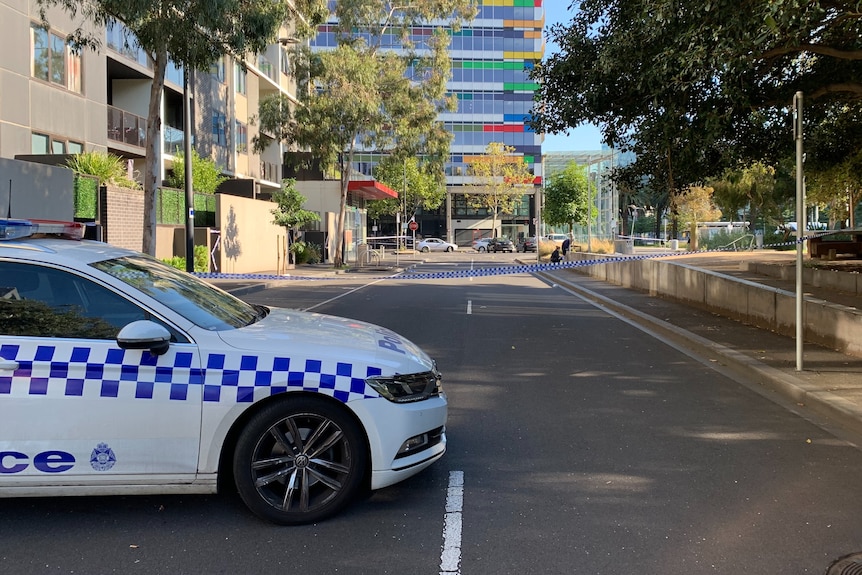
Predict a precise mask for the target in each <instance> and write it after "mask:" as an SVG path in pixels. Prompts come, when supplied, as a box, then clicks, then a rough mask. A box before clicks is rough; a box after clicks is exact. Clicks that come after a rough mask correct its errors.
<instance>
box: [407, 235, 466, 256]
mask: <svg viewBox="0 0 862 575" xmlns="http://www.w3.org/2000/svg"><path fill="white" fill-rule="evenodd" d="M416 249H417V250H419V251H420V252H426V253H427V252H454V251H455V250H457V249H458V246H456V245H455V244H450V243H449V242H444V241H443V240H441V239H440V238H425V239H424V240H422V241H420V242H416Z"/></svg>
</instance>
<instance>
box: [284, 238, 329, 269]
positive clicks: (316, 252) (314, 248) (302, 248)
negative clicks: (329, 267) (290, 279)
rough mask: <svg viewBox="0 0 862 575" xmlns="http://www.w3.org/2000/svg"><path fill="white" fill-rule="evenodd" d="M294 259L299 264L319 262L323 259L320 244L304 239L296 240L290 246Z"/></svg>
mask: <svg viewBox="0 0 862 575" xmlns="http://www.w3.org/2000/svg"><path fill="white" fill-rule="evenodd" d="M290 251H291V252H292V253H293V256H294V261H295V262H296V263H297V264H319V263H321V261H322V258H321V256H320V253H321V250H320V246H318V245H317V244H309V243H306V242H303V241H298V242H294V243H293V244H292V245H291V246H290Z"/></svg>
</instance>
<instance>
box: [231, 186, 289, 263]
mask: <svg viewBox="0 0 862 575" xmlns="http://www.w3.org/2000/svg"><path fill="white" fill-rule="evenodd" d="M274 206H275V204H273V203H272V202H268V201H263V200H254V199H251V198H242V197H239V196H228V195H226V194H216V224H217V226H218V228H219V229H220V230H221V239H220V245H219V250H218V251H219V255H218V257H217V262H218V271H219V272H220V273H257V272H275V271H277V270H278V268H279V264H280V262H283V258H284V253H283V246H284V242H285V231H284V228H282V227H279V226H276V225H275V224H273V223H272V214H271V213H270V210H272V209H273V207H274Z"/></svg>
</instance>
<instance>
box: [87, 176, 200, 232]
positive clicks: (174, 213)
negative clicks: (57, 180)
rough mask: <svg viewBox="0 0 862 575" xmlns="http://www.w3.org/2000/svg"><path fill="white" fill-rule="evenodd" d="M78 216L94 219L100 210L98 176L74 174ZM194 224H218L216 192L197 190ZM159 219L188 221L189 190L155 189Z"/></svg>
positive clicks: (179, 223) (165, 221)
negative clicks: (198, 192) (199, 191)
mask: <svg viewBox="0 0 862 575" xmlns="http://www.w3.org/2000/svg"><path fill="white" fill-rule="evenodd" d="M74 187H75V219H76V220H80V221H90V222H92V221H95V220H97V219H98V218H97V213H98V198H99V180H98V179H97V178H94V177H92V176H84V175H80V174H78V175H76V176H75V182H74ZM194 209H195V227H199V228H213V227H215V220H216V217H215V212H216V200H215V196H214V195H213V194H194ZM156 223H157V224H167V225H178V226H181V225H184V224H185V223H186V193H185V192H184V191H183V190H178V189H176V188H159V190H158V191H157V193H156Z"/></svg>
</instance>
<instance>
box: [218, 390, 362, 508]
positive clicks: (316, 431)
mask: <svg viewBox="0 0 862 575" xmlns="http://www.w3.org/2000/svg"><path fill="white" fill-rule="evenodd" d="M367 466H368V452H367V449H366V445H365V441H364V438H363V433H362V430H361V429H360V427H359V424H358V423H357V422H356V421H355V420H354V419H353V418H352V417H351V416H350V415H349V413H347V411H346V410H345V409H343V408H340V407H339V406H337V405H335V404H333V403H330V402H329V401H328V400H324V399H318V398H313V397H300V398H297V399H288V398H285V399H282V400H280V401H276V402H275V403H272V404H270V405H268V406H266V407H264V408H263V409H261V410H260V411H259V412H258V413H256V414H255V415H254V416H253V417H252V418H251V419H250V420H249V421H248V423H247V424H246V426H245V428H244V429H243V430H242V432H241V433H240V435H239V437H238V440H237V447H236V451H235V452H234V458H233V473H234V479H235V482H236V487H237V491H238V492H239V495H240V497H241V498H242V500H243V502H244V503H245V504H246V506H248V508H249V509H250V510H251V511H252V513H254V514H255V515H257V516H258V517H260V518H262V519H265V520H267V521H270V522H272V523H276V524H279V525H301V524H305V523H315V522H318V521H322V520H323V519H326V518H328V517H331V516H332V515H334V514H336V513H338V511H340V510H341V509H342V508H344V507H345V506H346V505H347V504H348V503H350V501H351V500H352V499H353V498H354V497H355V496H356V495H357V493H358V492H359V491H360V489H361V486H362V483H363V480H364V478H365V473H366V468H367Z"/></svg>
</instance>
